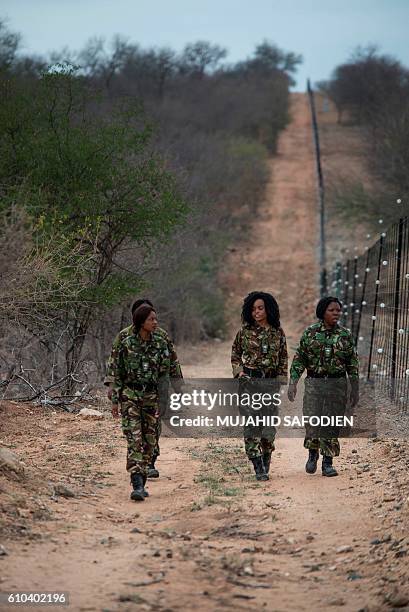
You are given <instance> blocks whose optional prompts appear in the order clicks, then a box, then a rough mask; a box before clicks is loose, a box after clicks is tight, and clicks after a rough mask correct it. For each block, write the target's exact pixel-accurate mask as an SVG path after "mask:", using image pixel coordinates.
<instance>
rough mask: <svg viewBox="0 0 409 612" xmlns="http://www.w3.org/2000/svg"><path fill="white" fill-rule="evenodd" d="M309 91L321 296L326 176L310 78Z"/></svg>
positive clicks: (324, 277)
mask: <svg viewBox="0 0 409 612" xmlns="http://www.w3.org/2000/svg"><path fill="white" fill-rule="evenodd" d="M307 91H308V97H309V100H310V108H311V119H312V132H313V137H314V145H315V160H316V165H317V179H318V203H319V219H320V293H321V297H324V296H325V295H326V294H327V270H326V245H325V207H324V177H323V174H322V166H321V152H320V139H319V133H318V122H317V114H316V111H315V101H314V92H313V90H312V89H311V83H310V79H308V80H307Z"/></svg>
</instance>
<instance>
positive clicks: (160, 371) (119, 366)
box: [110, 328, 170, 404]
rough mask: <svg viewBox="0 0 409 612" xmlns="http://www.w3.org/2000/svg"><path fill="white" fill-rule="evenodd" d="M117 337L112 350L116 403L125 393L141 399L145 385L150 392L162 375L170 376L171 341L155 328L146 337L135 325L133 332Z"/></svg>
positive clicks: (114, 397)
mask: <svg viewBox="0 0 409 612" xmlns="http://www.w3.org/2000/svg"><path fill="white" fill-rule="evenodd" d="M117 340H118V339H116V340H115V345H114V347H113V349H112V353H111V358H112V361H111V366H110V367H111V372H112V375H113V379H114V380H113V391H112V403H114V404H116V403H118V401H121V399H123V398H124V397H126V398H128V399H137V398H140V397H142V396H143V395H144V390H142V388H141V385H144V386H145V387H146V389H148V391H149V392H151V393H152V390H153V389H154V388H155V387H156V386H157V385H158V382H159V379H160V378H163V377H165V376H169V371H170V355H169V348H168V344H167V342H166V340H165V338H164V337H163V335H162V334H158V333H157V332H156V331H155V332H153V333H152V334H151V336H150V338H149V339H148V340H143V338H141V336H140V335H139V334H138V333H134V331H133V328H132V331H131V333H130V334H129V335H127V336H125V337H122V338H121V340H120V341H117Z"/></svg>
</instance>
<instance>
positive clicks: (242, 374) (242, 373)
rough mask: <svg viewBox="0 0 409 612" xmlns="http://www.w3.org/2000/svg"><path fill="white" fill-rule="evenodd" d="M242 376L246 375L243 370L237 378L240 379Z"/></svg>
mask: <svg viewBox="0 0 409 612" xmlns="http://www.w3.org/2000/svg"><path fill="white" fill-rule="evenodd" d="M242 376H247V374H246V373H245V372H243V370H242V371H241V372H240V373H239V375H238V377H237V378H241V377H242Z"/></svg>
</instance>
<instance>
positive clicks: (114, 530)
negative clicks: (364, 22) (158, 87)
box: [0, 94, 409, 612]
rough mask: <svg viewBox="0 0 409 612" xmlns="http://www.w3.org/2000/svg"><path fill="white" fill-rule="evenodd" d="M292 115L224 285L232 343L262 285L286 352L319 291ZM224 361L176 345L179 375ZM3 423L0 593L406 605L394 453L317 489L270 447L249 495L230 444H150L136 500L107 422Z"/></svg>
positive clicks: (307, 184)
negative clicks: (274, 303) (143, 489)
mask: <svg viewBox="0 0 409 612" xmlns="http://www.w3.org/2000/svg"><path fill="white" fill-rule="evenodd" d="M292 116H293V120H292V122H291V124H290V125H289V127H288V128H287V130H286V131H285V132H284V133H283V135H282V137H281V140H280V143H279V152H278V156H277V158H276V159H275V160H274V161H273V162H272V168H271V170H272V179H271V184H270V185H269V187H268V191H267V197H266V201H265V204H264V206H263V207H262V210H261V211H260V215H259V217H258V218H257V219H256V220H255V222H254V224H253V226H252V227H251V228H250V230H249V233H248V235H246V241H245V244H241V245H237V247H236V250H232V252H231V253H230V255H229V259H228V261H227V262H226V268H225V271H224V273H223V279H222V280H223V283H224V286H225V287H226V288H227V299H228V307H229V312H230V320H231V332H232V333H233V331H234V330H235V329H236V328H237V327H238V324H239V308H240V302H241V300H242V298H243V296H244V295H245V294H246V293H247V292H248V291H249V290H252V289H256V288H262V289H264V290H267V291H272V292H273V293H274V294H275V295H276V296H277V298H278V300H279V303H280V306H281V310H282V314H283V316H282V324H283V327H284V329H285V331H286V333H287V336H288V338H289V345H290V347H294V345H295V343H296V340H297V338H298V336H299V333H300V331H301V330H302V328H303V327H304V326H305V325H306V324H307V323H308V322H309V321H310V320H311V317H312V313H313V304H314V302H315V300H316V297H317V279H318V270H317V266H316V223H315V221H316V212H315V176H314V166H313V158H312V146H311V136H310V124H309V115H308V107H307V103H306V99H305V97H304V96H303V95H299V94H295V95H294V96H293V100H292ZM229 352H230V342H212V343H209V344H207V345H202V346H200V347H196V348H194V349H192V348H190V349H185V350H184V351H183V352H182V361H183V365H184V372H185V376H201V377H210V376H218V377H223V376H229V375H230V367H229ZM105 408H106V410H108V405H107V404H106V405H105ZM1 418H2V420H3V424H4V430H3V431H4V432H7V433H3V434H2V435H1V442H2V443H5V444H8V445H9V446H10V447H11V450H14V451H15V452H16V453H18V455H19V456H20V457H21V458H22V459H23V460H24V461H25V464H26V475H25V477H23V478H21V479H18V478H10V477H9V478H4V477H3V478H2V480H1V481H0V484H1V493H2V510H3V513H4V514H3V516H4V523H3V524H4V529H3V539H2V544H3V545H4V548H5V552H6V553H7V554H6V555H3V556H0V572H1V583H0V591H3V592H4V591H8V590H12V591H17V590H25V591H27V590H31V591H68V592H69V596H70V608H69V609H72V610H84V611H85V610H105V611H108V610H112V611H114V610H119V611H124V610H160V611H165V610H166V611H171V610H175V611H176V610H212V611H213V610H214V611H216V610H224V609H235V610H259V609H260V608H264V609H266V610H274V611H283V612H284V611H289V610H290V611H292V610H294V611H295V610H311V609H314V608H319V609H321V610H337V609H342V610H345V611H354V612H358V610H367V611H374V610H390V609H393V608H394V607H400V608H401V609H402V608H403V606H404V605H406V603H405V602H406V600H405V597H406V592H405V590H404V586H403V585H404V582H405V580H406V581H407V578H408V574H407V572H408V570H407V567H406V566H407V562H406V563H405V561H407V559H405V557H406V551H407V544H408V541H407V533H408V514H409V504H408V503H407V500H406V497H405V496H407V495H408V489H407V488H405V487H406V485H407V482H406V480H405V481H404V480H402V478H401V476H400V472H399V465H402V463H400V464H399V462H400V461H401V447H400V443H399V442H398V441H395V442H392V441H390V442H389V443H382V442H378V443H376V442H375V441H371V442H370V443H369V442H368V441H365V440H351V441H346V442H344V443H343V445H342V457H341V458H340V460H339V461H338V462H337V467H339V471H340V475H339V477H338V478H333V479H323V478H322V476H321V475H320V474H319V473H317V474H316V475H314V476H307V475H306V474H305V472H304V463H305V454H306V453H305V451H304V449H303V448H302V441H301V440H300V439H298V440H297V439H295V440H294V439H293V440H288V439H283V438H281V439H279V440H278V443H277V451H276V452H275V454H274V457H273V461H272V470H271V472H272V473H271V479H270V481H269V482H266V483H257V482H256V481H255V480H254V477H253V474H252V472H251V470H250V467H249V465H248V462H247V461H246V459H245V457H244V453H243V448H242V442H241V441H240V440H227V441H226V440H217V439H213V440H209V439H201V440H193V439H179V440H175V439H171V438H163V439H162V444H161V449H162V454H161V457H160V460H159V462H158V467H159V469H160V472H161V477H160V479H159V480H158V481H151V482H150V483H149V487H148V488H149V491H150V494H151V496H150V498H149V499H148V500H147V501H145V502H143V503H139V504H136V503H132V502H131V501H129V499H128V495H129V483H128V477H127V475H126V473H125V470H124V458H125V442H124V440H123V438H122V436H121V434H120V431H119V426H118V423H114V422H113V421H112V420H111V419H110V417H109V412H108V411H107V412H106V418H105V419H104V420H100V421H86V420H83V419H81V417H78V416H75V415H70V414H59V413H58V414H48V415H45V414H38V413H35V412H34V409H30V408H28V407H27V406H21V405H13V404H12V403H9V404H8V406H7V407H6V408H3V414H2V415H1ZM385 458H386V459H387V461H386V460H385ZM405 461H406V459H405ZM395 463H396V469H395V468H394V469H395V472H393V473H392V474H395V477H393V476H392V475H391V472H390V467H391V465H395ZM405 483H406V484H405ZM397 484H398V485H399V487H398V488H397ZM61 485H65V486H66V487H68V489H69V491H68V492H67V491H64V489H61ZM70 493H72V494H73V496H71V497H70V496H69V495H70ZM67 495H68V497H67ZM405 500H406V501H405ZM407 601H408V603H409V599H408V600H407ZM2 609H4V610H11V609H13V608H12V607H8V606H7V605H5V606H3V608H2ZM20 609H23V608H20ZM27 609H28V608H27ZM49 609H51V608H49ZM54 609H56V610H57V609H61V608H54Z"/></svg>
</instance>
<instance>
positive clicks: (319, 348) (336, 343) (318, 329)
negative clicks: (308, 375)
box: [290, 321, 359, 382]
mask: <svg viewBox="0 0 409 612" xmlns="http://www.w3.org/2000/svg"><path fill="white" fill-rule="evenodd" d="M358 368H359V362H358V355H357V352H356V348H355V344H354V341H353V339H352V334H351V332H350V330H349V329H347V328H346V327H342V326H341V325H336V326H335V327H334V328H333V329H327V328H326V327H325V325H324V323H323V322H322V321H318V323H314V324H313V325H310V326H309V327H307V329H306V330H305V331H304V333H303V335H302V336H301V340H300V344H299V347H298V348H297V352H296V354H295V355H294V358H293V362H292V364H291V370H290V378H291V381H292V382H297V381H298V380H299V379H300V378H301V375H302V373H303V372H304V370H310V371H312V372H314V374H342V373H347V374H348V376H349V377H350V378H351V379H352V380H358V376H359V371H358Z"/></svg>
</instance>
